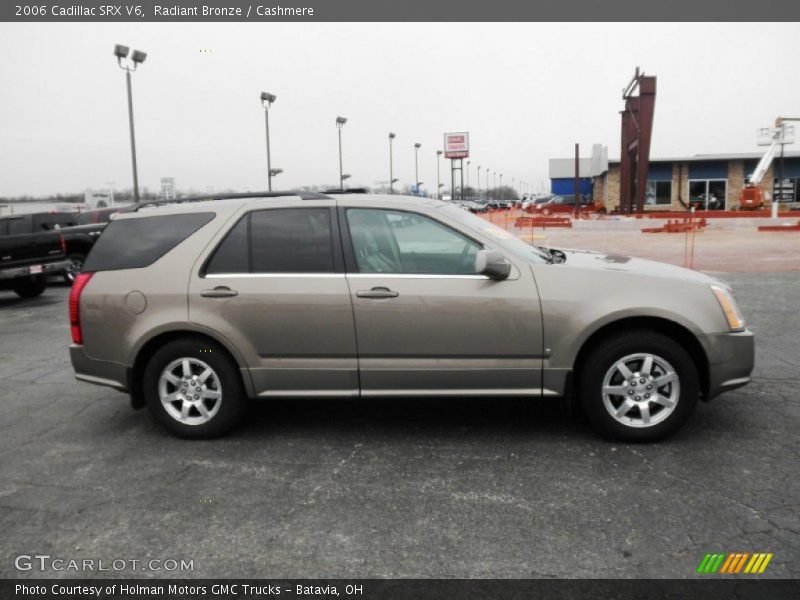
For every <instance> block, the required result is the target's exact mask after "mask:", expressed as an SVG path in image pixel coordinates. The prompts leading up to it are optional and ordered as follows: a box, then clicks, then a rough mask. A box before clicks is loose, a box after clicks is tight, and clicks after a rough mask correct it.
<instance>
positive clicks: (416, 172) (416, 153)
mask: <svg viewBox="0 0 800 600" xmlns="http://www.w3.org/2000/svg"><path fill="white" fill-rule="evenodd" d="M420 148H422V144H420V143H419V142H417V143H416V144H414V185H415V186H416V188H417V194H419V149H420Z"/></svg>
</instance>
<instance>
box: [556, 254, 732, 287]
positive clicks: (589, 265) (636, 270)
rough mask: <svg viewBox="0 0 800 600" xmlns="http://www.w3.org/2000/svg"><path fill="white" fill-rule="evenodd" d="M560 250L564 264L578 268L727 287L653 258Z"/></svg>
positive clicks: (688, 270) (695, 272)
mask: <svg viewBox="0 0 800 600" xmlns="http://www.w3.org/2000/svg"><path fill="white" fill-rule="evenodd" d="M556 250H561V252H563V253H564V254H565V256H566V261H565V262H564V263H563V264H564V266H571V267H575V268H579V269H593V270H602V271H618V272H623V273H633V274H639V275H647V276H649V277H664V278H668V279H681V280H683V281H692V282H695V283H702V284H706V285H711V284H717V285H723V286H725V287H728V286H727V284H725V283H724V282H721V281H720V280H719V279H715V278H714V277H711V276H710V275H706V274H705V273H701V272H700V271H693V270H691V269H684V268H683V267H676V266H675V265H670V264H667V263H663V262H658V261H655V260H647V259H645V258H635V257H632V256H624V255H621V254H606V253H603V252H592V251H588V250H565V249H556Z"/></svg>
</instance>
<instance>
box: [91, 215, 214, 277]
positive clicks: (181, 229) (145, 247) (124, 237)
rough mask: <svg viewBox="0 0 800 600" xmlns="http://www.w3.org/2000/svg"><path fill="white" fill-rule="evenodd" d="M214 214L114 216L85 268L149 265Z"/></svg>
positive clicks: (119, 267)
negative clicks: (128, 217)
mask: <svg viewBox="0 0 800 600" xmlns="http://www.w3.org/2000/svg"><path fill="white" fill-rule="evenodd" d="M213 218H214V213H191V214H182V215H159V216H152V217H139V218H136V219H121V220H113V221H111V222H110V223H109V224H108V225H107V226H106V227H105V229H104V230H103V233H102V235H101V236H100V237H99V238H98V239H97V242H95V244H94V247H93V248H92V250H91V252H90V253H89V257H88V258H87V259H86V264H85V265H84V271H116V270H119V269H140V268H142V267H147V266H150V265H152V264H153V263H154V262H156V261H157V260H158V259H159V258H161V257H162V256H164V255H165V254H166V253H167V252H169V251H170V250H172V249H173V248H174V247H175V246H177V245H178V244H180V243H181V242H182V241H183V240H185V239H186V238H188V237H189V236H191V235H192V234H194V233H195V232H196V231H197V230H198V229H200V228H201V227H202V226H203V225H205V224H206V223H208V222H209V221H211V220H212V219H213Z"/></svg>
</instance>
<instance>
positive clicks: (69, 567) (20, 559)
mask: <svg viewBox="0 0 800 600" xmlns="http://www.w3.org/2000/svg"><path fill="white" fill-rule="evenodd" d="M14 568H16V569H17V571H40V572H52V571H58V572H62V571H63V572H68V573H95V572H97V573H99V572H110V571H169V572H181V571H194V559H189V560H187V559H184V558H111V559H107V558H68V557H63V556H51V555H50V554H19V555H17V556H16V558H14Z"/></svg>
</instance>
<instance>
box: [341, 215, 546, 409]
mask: <svg viewBox="0 0 800 600" xmlns="http://www.w3.org/2000/svg"><path fill="white" fill-rule="evenodd" d="M339 220H340V226H341V227H342V232H343V241H344V249H345V259H346V264H347V270H348V273H347V282H348V285H349V287H350V294H351V298H352V302H353V313H354V315H355V327H356V339H357V347H358V357H359V375H360V382H361V394H362V396H366V397H369V396H388V395H431V396H435V395H501V394H518V395H539V394H540V393H541V374H542V370H541V369H542V351H543V349H542V343H543V341H542V320H541V311H540V307H539V299H538V296H537V292H536V286H535V283H534V281H533V275H532V274H531V271H530V268H528V266H527V265H524V264H523V265H522V268H519V266H515V267H514V268H513V269H512V275H511V276H510V277H509V278H508V279H506V280H503V281H493V280H491V279H489V278H488V277H486V276H484V275H477V274H475V272H474V264H475V255H476V253H477V252H478V250H480V249H482V248H483V247H484V244H483V243H481V242H480V241H478V240H477V239H474V238H472V237H470V236H469V235H468V234H465V233H463V232H461V231H459V230H457V229H456V228H455V226H454V225H453V224H446V223H445V222H443V221H442V220H440V218H437V217H436V216H434V215H432V214H424V213H423V212H414V211H409V210H397V209H392V208H376V207H367V206H350V207H347V208H340V219H339Z"/></svg>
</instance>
